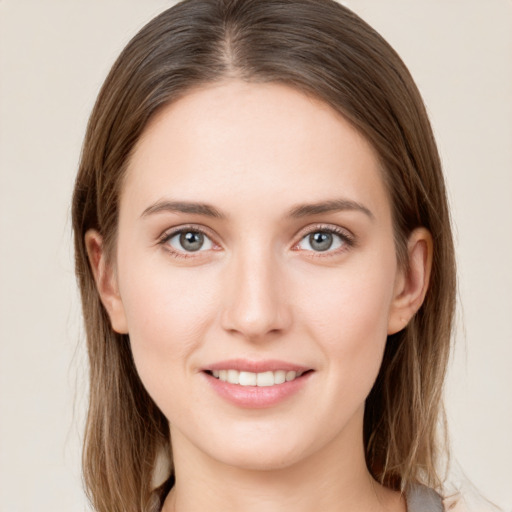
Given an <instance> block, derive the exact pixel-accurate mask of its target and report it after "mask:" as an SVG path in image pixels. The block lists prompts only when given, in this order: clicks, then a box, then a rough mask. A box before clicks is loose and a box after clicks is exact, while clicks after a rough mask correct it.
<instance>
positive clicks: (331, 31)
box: [72, 0, 455, 512]
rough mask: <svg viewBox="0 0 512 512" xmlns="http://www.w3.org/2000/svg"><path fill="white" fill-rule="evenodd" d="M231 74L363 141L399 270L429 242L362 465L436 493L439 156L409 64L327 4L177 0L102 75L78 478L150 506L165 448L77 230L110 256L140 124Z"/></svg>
mask: <svg viewBox="0 0 512 512" xmlns="http://www.w3.org/2000/svg"><path fill="white" fill-rule="evenodd" d="M231 77H233V78H237V79H241V80H245V81H248V82H278V83H282V84H287V85H289V86H291V87H293V88H295V89H298V90H300V91H302V92H304V93H306V94H310V95H313V96H315V97H317V98H319V99H320V100H322V101H324V102H325V103H326V104H328V105H330V106H331V107H332V108H333V109H335V110H336V111H337V112H339V113H341V114H342V115H343V116H344V117H345V118H346V119H348V120H349V121H350V122H351V123H352V125H353V126H354V127H355V128H356V129H357V130H359V132H360V133H362V134H363V135H364V136H365V137H366V139H367V140H368V141H369V142H370V144H371V145H372V146H373V147H374V148H375V150H376V152H377V154H378V156H379V159H380V163H381V167H382V173H383V179H384V182H385V184H386V186H387V190H388V193H389V197H390V202H391V205H392V212H393V222H394V233H395V244H396V250H397V258H398V261H399V262H400V264H402V265H405V266H406V265H407V253H406V243H407V239H408V236H409V235H410V233H411V232H412V230H413V229H415V228H416V227H419V226H424V227H426V228H427V229H428V230H429V231H430V232H431V233H432V235H433V239H434V254H433V266H432V274H431V280H430V286H429V290H428V292H427V295H426V297H425V301H424V303H423V305H422V307H421V308H420V310H419V311H418V313H417V314H416V315H415V316H414V318H413V319H412V320H411V321H410V323H409V324H408V325H407V327H406V328H405V329H403V330H402V331H400V332H398V333H397V334H394V335H391V336H389V337H388V340H387V345H386V350H385V354H384V360H383V363H382V367H381V369H380V373H379V375H378V377H377V380H376V382H375V385H374V386H373V389H372V390H371V392H370V395H369V396H368V398H367V401H366V408H365V416H364V443H365V450H366V461H367V465H368V468H369V470H370V472H371V473H372V475H373V476H374V477H375V478H376V479H377V480H379V481H380V482H382V483H383V484H384V485H387V486H389V487H391V488H394V489H404V488H406V487H407V486H408V485H409V484H411V483H414V482H421V483H425V484H427V485H431V486H434V487H437V488H440V486H441V479H440V477H439V473H438V470H437V468H438V466H439V464H438V462H439V455H440V445H439V441H438V438H437V431H438V428H437V427H438V422H439V419H440V418H443V415H442V402H441V392H442V384H443V380H444V376H445V370H446V365H447V359H448V355H449V350H450V348H449V347H450V338H451V328H452V317H453V311H454V300H455V264H454V254H453V242H452V234H451V228H450V218H449V211H448V206H447V200H446V194H445V187H444V181H443V176H442V171H441V165H440V160H439V156H438V152H437V149H436V145H435V141H434V137H433V134H432V130H431V127H430V124H429V121H428V117H427V114H426V111H425V108H424V105H423V102H422V100H421V97H420V94H419V92H418V90H417V88H416V86H415V84H414V82H413V80H412V78H411V76H410V74H409V72H408V70H407V68H406V67H405V65H404V64H403V62H402V61H401V59H400V58H399V57H398V55H397V54H396V53H395V51H394V50H393V49H392V48H391V47H390V46H389V45H388V44H387V43H386V42H385V41H384V39H383V38H382V37H381V36H380V35H379V34H377V33H376V32H375V31H374V30H373V29H372V28H371V27H369V26H368V25H367V24H366V23H365V22H364V21H362V20H361V19H360V18H359V17H358V16H356V15H355V14H354V13H352V12H351V11H350V10H348V9H347V8H345V7H343V6H341V5H339V4H337V3H336V2H334V1H333V0H265V1H262V0H185V1H184V2H181V3H179V4H178V5H176V6H174V7H172V8H171V9H169V10H167V11H165V12H163V13H162V14H161V15H159V16H157V17H156V18H155V19H153V20H152V21H151V22H150V23H149V24H148V25H146V26H145V27H144V28H143V29H142V30H141V31H140V32H139V33H138V34H137V35H136V36H135V37H134V38H133V39H132V41H131V42H130V43H129V44H128V45H127V47H126V48H125V49H124V51H123V52H122V54H121V55H120V56H119V58H118V59H117V61H116V63H115V64H114V66H113V67H112V70H111V71H110V74H109V75H108V77H107V79H106V81H105V83H104V85H103V88H102V90H101V92H100V94H99V97H98V99H97V102H96V105H95V107H94V110H93V112H92V114H91V118H90V120H89V125H88V128H87V133H86V136H85V141H84V146H83V152H82V156H81V161H80V168H79V172H78V177H77V179H76V185H75V190H74V196H73V212H72V216H73V229H74V235H75V251H76V273H77V276H78V282H79V286H80V291H81V296H82V304H83V314H84V321H85V327H86V336H87V347H88V355H89V364H90V397H89V412H88V417H87V426H86V435H85V443H84V458H83V470H84V478H85V484H86V487H87V490H88V493H89V497H90V499H91V502H92V504H93V506H94V507H95V509H96V510H98V511H100V512H116V511H123V512H131V511H134V512H135V511H146V510H150V509H151V507H154V503H153V502H152V500H154V499H155V493H154V492H153V490H152V488H151V477H152V473H153V469H154V465H155V458H156V456H157V453H158V451H159V450H161V449H162V448H164V449H167V450H169V449H170V448H169V446H168V443H169V428H168V423H167V420H166V418H165V417H164V416H163V414H162V412H161V411H160V410H159V409H158V407H157V406H156V405H155V404H154V402H153V401H152V399H151V398H150V397H149V395H148V393H147V392H146V391H145V389H144V387H143V385H142V383H141V381H140V379H139V377H138V375H137V372H136V370H135V366H134V363H133V359H132V355H131V351H130V344H129V338H128V336H126V335H120V334H117V333H115V332H114V331H113V330H112V328H111V325H110V321H109V318H108V315H107V313H106V311H105V309H104V308H103V306H102V304H101V302H100V299H99V296H98V293H97V291H96V287H95V283H94V278H93V274H92V271H91V267H90V265H89V261H88V258H87V251H86V247H85V242H84V236H85V233H86V232H87V230H89V229H91V228H94V229H96V230H98V231H99V233H100V234H101V235H102V236H103V240H104V247H105V250H106V251H107V253H108V254H110V255H111V256H112V255H113V253H114V251H113V250H114V248H115V241H116V230H117V222H118V213H119V212H118V205H119V195H120V191H121V188H122V183H123V176H124V172H125V169H126V167H127V163H128V161H129V159H130V155H131V153H132V151H133V149H134V146H135V144H136V143H137V141H138V140H139V138H140V136H141V134H142V132H143V131H144V128H145V127H146V125H147V123H148V121H149V120H150V119H151V118H152V117H153V116H154V115H155V114H156V113H157V112H158V111H159V110H160V109H162V107H163V106H165V105H167V104H169V103H170V102H173V101H175V100H176V99H177V98H179V97H181V96H183V95H185V94H187V92H189V91H190V90H191V89H192V88H194V87H198V86H201V85H205V84H208V83H213V82H216V81H221V80H225V79H227V78H231ZM441 446H442V445H441ZM340 456H341V455H340ZM171 472H172V470H171ZM169 485H170V484H169ZM166 490H168V486H167V489H161V491H162V494H163V493H164V492H165V491H166Z"/></svg>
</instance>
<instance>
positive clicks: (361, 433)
mask: <svg viewBox="0 0 512 512" xmlns="http://www.w3.org/2000/svg"><path fill="white" fill-rule="evenodd" d="M73 226H74V231H75V249H76V267H77V275H78V278H79V284H80V288H81V293H82V302H83V309H84V317H85V324H86V330H87V340H88V348H89V360H90V385H91V389H90V406H89V415H88V422H87V430H86V440H85V451H84V474H85V480H86V484H87V487H88V491H89V495H90V497H91V501H92V503H93V505H94V507H95V508H96V509H97V510H98V511H107V510H108V511H115V510H123V511H126V510H134V511H135V510H137V511H138V510H158V509H159V508H162V510H164V511H167V512H168V511H172V510H175V511H178V512H179V511H194V510H220V509H226V510H231V509H232V510H253V509H256V507H258V509H261V508H262V507H263V508H264V510H274V509H275V510H288V509H292V508H293V510H312V509H316V510H323V511H331V510H333V511H334V510H390V511H403V510H406V509H408V510H410V511H415V510H416V511H418V510H424V509H426V510H442V505H441V501H440V498H439V495H438V494H437V493H436V492H434V491H433V490H432V489H436V490H437V491H438V492H439V493H442V492H443V490H442V475H441V473H440V470H439V466H440V463H444V462H445V461H444V459H443V458H444V457H445V455H446V448H445V446H444V444H443V442H442V440H439V439H438V436H437V432H436V428H437V425H438V421H439V419H440V418H441V419H442V414H441V413H442V407H441V389H442V383H443V378H444V375H445V369H446V363H447V358H448V353H449V345H450V332H451V325H452V316H453V309H454V296H455V265H454V256H453V243H452V236H451V230H450V221H449V212H448V208H447V201H446V196H445V190H444V182H443V177H442V173H441V167H440V162H439V157H438V153H437V150H436V146H435V142H434V139H433V135H432V131H431V129H430V125H429V122H428V119H427V115H426V113H425V109H424V107H423V104H422V101H421V98H420V96H419V93H418V91H417V89H416V87H415V85H414V83H413V81H412V79H411V77H410V75H409V73H408V71H407V69H406V68H405V66H404V64H403V63H402V62H401V60H400V59H399V57H398V56H397V55H396V53H395V52H394V51H393V50H392V49H391V48H390V47H389V45H388V44H387V43H386V42H385V41H384V40H383V39H382V38H381V37H380V36H379V35H378V34H377V33H375V32H374V31H373V30H372V29H371V28H370V27H369V26H368V25H366V24H365V23H364V22H363V21H362V20H360V19H359V18H358V17H357V16H356V15H354V14H353V13H352V12H350V11H349V10H348V9H346V8H344V7H342V6H340V5H339V4H337V3H335V2H333V1H331V0H297V1H290V0H269V1H265V2H261V1H259V0H218V1H215V0H214V1H212V0H210V1H208V0H188V1H185V2H182V3H180V4H178V5H177V6H175V7H173V8H171V9H169V10H168V11H166V12H164V13H163V14H161V15H160V16H158V17H157V18H155V19H154V20H153V21H152V22H150V23H149V24H148V25H147V26H146V27H145V28H143V29H142V30H141V32H140V33H139V34H138V35H137V36H135V38H134V39H133V40H132V41H131V42H130V43H129V44H128V46H127V47H126V48H125V50H124V51H123V53H122V54H121V56H120V57H119V59H118V60H117V62H116V64H115V65H114V67H113V68H112V71H111V73H110V75H109V76H108V78H107V80H106V82H105V84H104V86H103V89H102V91H101V93H100V95H99V97H98V100H97V103H96V106H95V108H94V111H93V113H92V115H91V119H90V122H89V127H88V131H87V135H86V139H85V143H84V150H83V154H82V160H81V164H80V170H79V174H78V177H77V181H76V186H75V193H74V198H73ZM166 461H167V462H171V464H170V465H166ZM162 482H163V483H162ZM421 507H423V508H421ZM425 507H428V508H425Z"/></svg>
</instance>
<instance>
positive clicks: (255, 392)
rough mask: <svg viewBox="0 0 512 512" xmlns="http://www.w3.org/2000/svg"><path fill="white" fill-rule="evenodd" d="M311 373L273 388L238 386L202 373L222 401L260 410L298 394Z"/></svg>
mask: <svg viewBox="0 0 512 512" xmlns="http://www.w3.org/2000/svg"><path fill="white" fill-rule="evenodd" d="M312 374H313V372H311V371H310V372H307V373H305V374H303V375H301V376H300V377H298V378H296V379H294V380H291V381H289V382H283V383H282V384H275V385H274V386H240V385H239V384H230V383H229V382H225V381H223V380H220V379H217V378H216V377H214V376H213V375H210V374H208V373H203V375H204V376H205V377H206V378H207V381H208V384H210V386H211V387H212V388H213V389H214V390H215V391H216V392H217V393H218V394H219V395H220V396H221V397H222V398H224V399H226V400H227V401H228V402H231V403H232V404H234V405H236V406H238V407H245V408H247V409H262V408H265V407H272V406H274V405H278V404H280V403H281V402H284V401H285V400H286V399H287V398H289V397H291V396H293V395H295V394H296V393H298V392H299V391H300V390H301V389H302V388H303V387H304V386H305V384H306V383H307V381H308V380H309V378H310V377H311V375H312Z"/></svg>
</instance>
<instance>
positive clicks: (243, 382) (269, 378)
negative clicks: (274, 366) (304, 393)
mask: <svg viewBox="0 0 512 512" xmlns="http://www.w3.org/2000/svg"><path fill="white" fill-rule="evenodd" d="M303 373H304V372H302V371H293V370H288V371H287V370H277V371H266V372H260V373H254V372H247V371H238V370H234V369H229V370H213V371H212V372H211V375H213V377H215V378H217V379H219V380H221V381H223V382H228V383H229V384H238V385H240V386H259V387H269V386H274V385H277V384H284V383H285V382H291V381H293V380H295V379H296V378H298V377H300V376H301V375H302V374H303Z"/></svg>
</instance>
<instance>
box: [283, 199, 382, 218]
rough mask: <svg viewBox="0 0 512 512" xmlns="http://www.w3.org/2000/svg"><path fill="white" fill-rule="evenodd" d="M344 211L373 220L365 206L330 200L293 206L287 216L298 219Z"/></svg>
mask: <svg viewBox="0 0 512 512" xmlns="http://www.w3.org/2000/svg"><path fill="white" fill-rule="evenodd" d="M346 210H349V211H358V212H362V213H364V214H365V215H367V216H368V217H369V218H370V219H371V220H374V219H375V216H374V215H373V213H372V212H371V211H370V210H369V209H368V208H367V207H366V206H364V205H362V204H360V203H358V202H356V201H351V200H350V199H331V200H329V201H320V202H318V203H312V204H303V205H298V206H294V207H293V208H292V209H291V210H290V211H289V212H288V216H289V217H292V218H294V219H300V218H302V217H308V216H312V215H319V214H321V213H334V212H339V211H346Z"/></svg>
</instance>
